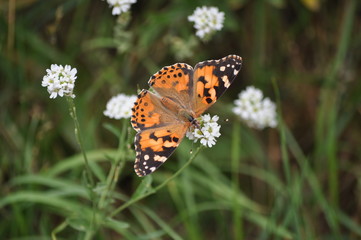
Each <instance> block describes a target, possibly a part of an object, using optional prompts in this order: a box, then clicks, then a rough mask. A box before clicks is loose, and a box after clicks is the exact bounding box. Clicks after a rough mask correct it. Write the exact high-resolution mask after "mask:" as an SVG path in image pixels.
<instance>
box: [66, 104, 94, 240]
mask: <svg viewBox="0 0 361 240" xmlns="http://www.w3.org/2000/svg"><path fill="white" fill-rule="evenodd" d="M66 99H67V101H68V105H69V113H70V116H71V117H72V119H73V121H74V126H75V136H76V139H77V141H78V144H79V147H80V150H81V152H82V154H83V158H84V162H85V174H86V180H87V188H88V190H89V194H90V200H91V202H92V208H93V216H92V220H91V223H90V227H89V228H88V229H87V231H86V233H85V237H84V239H85V240H90V239H92V237H93V235H94V230H93V229H96V215H95V213H96V211H95V209H96V202H95V193H94V191H93V189H94V187H95V182H94V179H93V175H92V172H91V170H90V166H89V161H88V157H87V155H86V152H85V149H84V144H83V140H82V137H81V133H80V125H79V121H78V117H77V114H76V107H75V104H74V101H73V99H72V98H71V97H67V98H66Z"/></svg>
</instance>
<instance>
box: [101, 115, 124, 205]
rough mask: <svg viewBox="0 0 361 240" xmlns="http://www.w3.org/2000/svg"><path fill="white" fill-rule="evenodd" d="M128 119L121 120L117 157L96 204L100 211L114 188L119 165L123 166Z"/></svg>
mask: <svg viewBox="0 0 361 240" xmlns="http://www.w3.org/2000/svg"><path fill="white" fill-rule="evenodd" d="M126 120H128V119H123V121H122V123H123V126H122V130H121V132H120V136H119V143H118V151H117V155H116V156H115V159H114V161H113V162H112V165H111V168H110V171H109V174H108V177H107V180H106V189H105V190H104V191H103V192H102V194H101V196H100V200H99V202H98V208H99V209H102V208H103V207H104V205H105V199H106V197H107V196H109V192H111V191H112V189H113V187H114V186H115V184H114V183H115V182H116V180H117V179H118V177H119V174H120V170H121V169H120V168H121V167H120V166H119V165H120V164H122V166H124V161H125V156H124V151H125V146H126V142H125V140H126V131H127V126H128V124H129V121H126Z"/></svg>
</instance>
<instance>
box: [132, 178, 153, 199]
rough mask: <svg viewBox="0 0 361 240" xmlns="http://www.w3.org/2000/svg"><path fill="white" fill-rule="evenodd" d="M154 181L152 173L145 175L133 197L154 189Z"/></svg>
mask: <svg viewBox="0 0 361 240" xmlns="http://www.w3.org/2000/svg"><path fill="white" fill-rule="evenodd" d="M152 181H153V178H152V176H151V175H148V176H146V177H144V179H143V181H142V182H141V183H140V184H139V186H138V187H137V189H136V190H135V192H134V194H133V195H132V199H135V198H138V197H141V196H143V195H144V194H146V193H148V192H149V191H154V189H153V187H152Z"/></svg>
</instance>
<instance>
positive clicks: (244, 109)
mask: <svg viewBox="0 0 361 240" xmlns="http://www.w3.org/2000/svg"><path fill="white" fill-rule="evenodd" d="M234 104H235V105H236V106H235V107H234V108H233V112H234V113H235V114H236V115H238V116H239V117H240V118H241V120H242V121H243V122H245V123H246V124H247V126H249V127H251V128H257V129H263V128H265V127H272V128H274V127H276V126H277V119H276V105H275V104H274V103H273V102H272V101H271V100H270V99H269V98H263V93H262V91H261V90H259V89H257V88H255V87H253V86H250V87H247V89H246V90H244V91H242V92H241V93H239V94H238V99H237V100H235V101H234Z"/></svg>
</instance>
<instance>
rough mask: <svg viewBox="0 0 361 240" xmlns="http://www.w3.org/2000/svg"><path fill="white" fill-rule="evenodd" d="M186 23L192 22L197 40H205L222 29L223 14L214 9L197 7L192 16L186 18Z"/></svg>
mask: <svg viewBox="0 0 361 240" xmlns="http://www.w3.org/2000/svg"><path fill="white" fill-rule="evenodd" d="M188 21H190V22H194V28H195V29H196V30H197V32H196V35H197V36H198V37H199V38H202V39H207V38H209V37H210V36H211V35H212V34H213V33H214V32H216V31H219V30H221V29H222V27H223V22H224V12H220V11H219V9H218V8H216V7H206V6H203V7H197V8H196V10H194V12H193V15H191V16H188Z"/></svg>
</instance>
